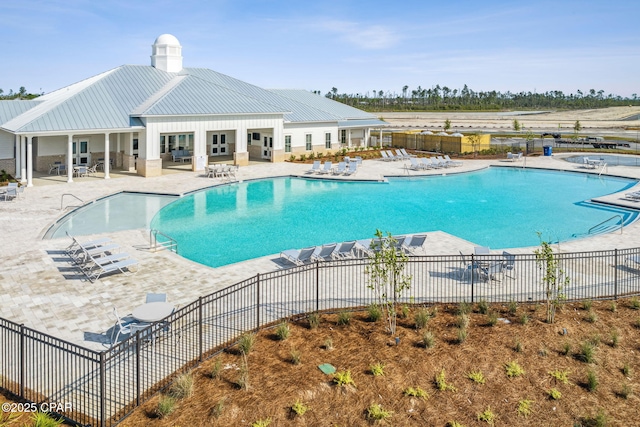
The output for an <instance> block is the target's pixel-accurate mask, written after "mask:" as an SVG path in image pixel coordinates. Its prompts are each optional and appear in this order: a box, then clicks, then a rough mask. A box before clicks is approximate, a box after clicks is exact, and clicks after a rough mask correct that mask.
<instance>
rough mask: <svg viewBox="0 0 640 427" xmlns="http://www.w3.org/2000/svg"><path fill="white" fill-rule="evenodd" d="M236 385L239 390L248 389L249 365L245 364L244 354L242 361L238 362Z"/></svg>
mask: <svg viewBox="0 0 640 427" xmlns="http://www.w3.org/2000/svg"><path fill="white" fill-rule="evenodd" d="M236 385H237V386H238V388H239V389H241V390H249V388H250V386H249V365H248V364H247V360H246V356H245V357H244V358H243V359H242V363H241V364H240V372H239V374H238V379H237V380H236Z"/></svg>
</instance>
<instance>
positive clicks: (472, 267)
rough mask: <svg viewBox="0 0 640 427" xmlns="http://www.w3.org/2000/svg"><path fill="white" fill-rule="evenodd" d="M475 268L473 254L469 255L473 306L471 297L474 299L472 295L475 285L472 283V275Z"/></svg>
mask: <svg viewBox="0 0 640 427" xmlns="http://www.w3.org/2000/svg"><path fill="white" fill-rule="evenodd" d="M475 266H476V260H475V259H474V254H471V304H473V297H474V295H473V294H474V291H475V289H474V286H475V283H474V282H473V273H474V271H473V270H475Z"/></svg>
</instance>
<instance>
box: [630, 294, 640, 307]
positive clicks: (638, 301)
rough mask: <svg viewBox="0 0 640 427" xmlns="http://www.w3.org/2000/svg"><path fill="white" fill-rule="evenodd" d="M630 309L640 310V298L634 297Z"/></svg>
mask: <svg viewBox="0 0 640 427" xmlns="http://www.w3.org/2000/svg"><path fill="white" fill-rule="evenodd" d="M629 307H630V308H632V309H633V310H640V299H638V297H633V298H631V300H630V301H629Z"/></svg>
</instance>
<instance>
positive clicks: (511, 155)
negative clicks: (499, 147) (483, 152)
mask: <svg viewBox="0 0 640 427" xmlns="http://www.w3.org/2000/svg"><path fill="white" fill-rule="evenodd" d="M507 160H508V161H510V162H513V153H512V152H511V151H509V152H508V153H507Z"/></svg>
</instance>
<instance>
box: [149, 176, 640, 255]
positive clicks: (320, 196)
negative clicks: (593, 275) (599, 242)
mask: <svg viewBox="0 0 640 427" xmlns="http://www.w3.org/2000/svg"><path fill="white" fill-rule="evenodd" d="M634 184H635V181H632V180H629V179H619V178H609V177H607V178H604V177H603V178H599V177H597V176H593V175H587V174H579V173H567V172H552V171H536V170H522V169H512V168H489V169H486V170H483V171H479V172H474V173H466V174H457V175H450V176H438V177H427V178H424V177H423V178H395V179H390V180H389V182H388V183H371V182H369V183H366V182H336V181H324V180H315V179H301V178H275V179H265V180H258V181H251V182H245V183H236V184H232V185H228V186H221V187H215V188H211V189H208V190H205V191H201V192H197V193H194V194H191V195H189V196H186V197H183V198H181V199H180V200H178V201H176V202H174V203H171V204H169V205H167V206H166V207H164V208H162V209H161V210H160V212H158V214H157V215H156V217H155V218H154V219H153V220H152V222H151V227H152V228H155V229H158V230H160V231H161V232H162V233H165V234H167V235H169V236H171V237H172V238H174V239H176V240H177V241H178V247H179V253H180V255H182V256H184V257H186V258H189V259H191V260H194V261H196V262H199V263H202V264H205V265H209V266H212V267H217V266H221V265H226V264H230V263H234V262H238V261H243V260H247V259H250V258H256V257H259V256H264V255H268V254H274V253H279V252H280V251H282V250H285V249H291V248H301V247H305V246H312V245H321V244H323V243H330V242H341V241H346V240H356V239H365V238H370V237H373V235H374V233H375V231H376V229H380V230H382V231H384V232H391V233H392V234H396V235H397V234H405V233H417V232H428V231H435V230H442V231H445V232H447V233H450V234H453V235H456V236H458V237H461V238H463V239H465V240H469V241H471V242H473V243H475V244H478V245H483V246H489V247H491V248H495V249H497V248H510V247H519V246H535V245H538V244H539V243H540V241H539V238H538V234H537V232H540V233H541V235H542V238H543V239H544V240H547V241H566V240H570V239H573V238H576V237H583V236H584V235H586V234H587V233H588V231H589V229H590V228H591V227H593V226H595V225H596V224H598V223H600V222H602V221H606V220H607V219H609V218H611V217H612V216H613V215H616V214H621V215H623V216H624V219H625V222H628V221H630V220H632V219H635V215H636V212H635V211H631V210H622V209H617V208H610V207H604V206H598V205H593V204H589V203H584V202H585V201H586V200H589V199H591V198H593V197H597V196H602V195H606V194H610V193H614V192H617V191H621V190H623V189H625V188H628V187H630V186H632V185H634Z"/></svg>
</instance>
